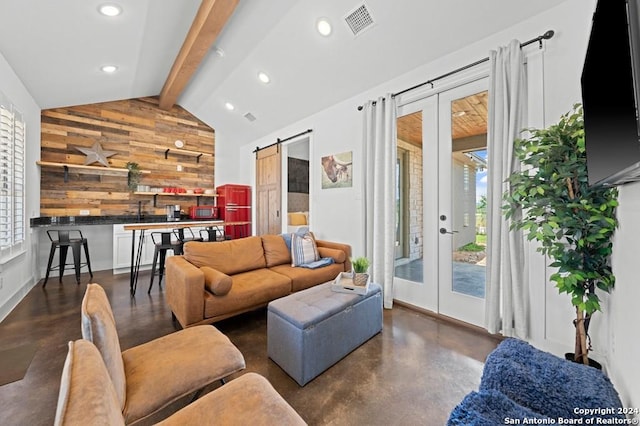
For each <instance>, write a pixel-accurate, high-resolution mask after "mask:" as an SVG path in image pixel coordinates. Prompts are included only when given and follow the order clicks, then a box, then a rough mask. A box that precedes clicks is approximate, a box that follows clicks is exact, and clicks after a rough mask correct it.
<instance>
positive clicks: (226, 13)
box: [159, 0, 240, 110]
mask: <svg viewBox="0 0 640 426" xmlns="http://www.w3.org/2000/svg"><path fill="white" fill-rule="evenodd" d="M239 1H240V0H202V3H201V4H200V8H199V9H198V13H197V14H196V16H195V18H194V19H193V23H192V24H191V28H189V32H188V33H187V36H186V38H185V39H184V43H183V44H182V47H181V48H180V52H179V53H178V56H177V57H176V60H175V61H174V63H173V66H172V67H171V71H170V72H169V76H168V77H167V80H166V81H165V83H164V86H163V87H162V91H161V92H160V102H159V106H160V108H162V109H164V110H170V109H171V107H173V105H174V104H175V103H176V101H177V100H178V97H179V96H180V94H181V93H182V91H183V90H184V88H185V87H186V85H187V83H188V82H189V80H190V79H191V77H192V76H193V74H194V73H195V72H196V70H197V69H198V66H199V65H200V62H202V60H203V59H204V57H205V56H206V54H207V52H208V51H209V49H210V48H211V46H212V45H213V43H214V42H215V40H216V38H217V37H218V35H219V34H220V32H221V31H222V29H223V28H224V26H225V24H226V23H227V21H228V20H229V18H230V17H231V15H232V14H233V11H234V10H235V8H236V6H237V5H238V2H239Z"/></svg>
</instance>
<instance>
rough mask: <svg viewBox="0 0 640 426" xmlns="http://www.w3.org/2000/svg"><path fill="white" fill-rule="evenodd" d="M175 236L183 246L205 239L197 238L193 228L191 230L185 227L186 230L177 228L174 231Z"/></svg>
mask: <svg viewBox="0 0 640 426" xmlns="http://www.w3.org/2000/svg"><path fill="white" fill-rule="evenodd" d="M173 235H175V236H176V238H177V239H178V241H179V242H180V244H181V245H184V243H188V242H189V241H202V240H203V238H202V237H201V236H200V237H196V236H195V235H194V233H193V230H191V228H189V227H188V226H185V227H184V228H176V229H174V230H173ZM180 252H182V250H180Z"/></svg>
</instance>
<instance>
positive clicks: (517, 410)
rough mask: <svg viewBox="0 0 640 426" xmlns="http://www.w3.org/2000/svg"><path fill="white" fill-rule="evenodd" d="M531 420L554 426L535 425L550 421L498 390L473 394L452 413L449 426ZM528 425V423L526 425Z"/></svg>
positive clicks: (500, 423)
mask: <svg viewBox="0 0 640 426" xmlns="http://www.w3.org/2000/svg"><path fill="white" fill-rule="evenodd" d="M509 419H514V423H508V420H509ZM524 419H529V420H531V422H530V423H529V424H553V423H548V422H547V423H543V422H542V421H541V422H540V423H534V422H535V420H532V419H541V420H549V418H548V417H547V416H545V415H543V414H538V413H535V412H533V411H531V410H529V409H528V408H526V407H523V406H521V405H519V404H516V403H515V402H513V401H512V400H510V399H509V398H507V397H506V396H504V395H503V394H502V393H501V392H498V391H496V390H486V391H480V392H471V393H470V394H468V395H467V396H466V397H465V398H464V399H463V400H462V402H461V403H460V404H458V406H457V407H456V408H454V410H453V411H452V412H451V416H450V417H449V421H448V422H447V425H448V426H470V425H473V426H496V425H504V424H521V423H515V421H522V420H524ZM525 424H526V423H525Z"/></svg>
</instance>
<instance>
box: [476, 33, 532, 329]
mask: <svg viewBox="0 0 640 426" xmlns="http://www.w3.org/2000/svg"><path fill="white" fill-rule="evenodd" d="M489 59H490V74H489V123H488V135H487V146H488V148H487V150H488V157H489V158H488V160H489V161H488V162H489V170H488V188H487V198H488V211H487V223H488V227H489V229H488V247H489V249H488V253H487V292H486V299H485V303H486V309H485V326H486V328H487V330H488V331H489V332H490V333H498V332H502V334H503V335H505V336H513V337H519V338H523V339H524V338H526V337H527V335H528V330H529V324H528V283H527V277H526V276H525V274H524V268H525V256H524V241H523V238H522V233H521V232H519V231H510V230H509V225H510V221H507V220H506V219H505V217H504V215H503V214H502V205H503V204H504V203H503V200H502V194H503V193H504V191H506V190H507V189H508V184H507V183H506V182H505V181H506V179H507V178H508V177H509V175H510V174H511V173H512V172H514V171H517V170H520V164H519V161H518V160H517V159H516V158H515V157H514V149H513V146H514V145H513V143H514V140H515V139H516V138H519V137H521V136H522V135H521V131H522V129H523V128H524V127H525V121H524V117H525V109H526V87H527V85H526V74H525V67H524V58H523V54H522V50H521V48H520V43H519V42H518V41H517V40H513V41H511V43H510V44H509V46H506V47H500V48H499V49H498V50H497V51H491V52H490V54H489Z"/></svg>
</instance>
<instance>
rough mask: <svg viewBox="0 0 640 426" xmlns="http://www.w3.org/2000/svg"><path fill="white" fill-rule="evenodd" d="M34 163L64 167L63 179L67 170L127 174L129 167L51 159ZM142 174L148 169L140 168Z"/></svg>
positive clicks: (102, 173) (67, 176)
mask: <svg viewBox="0 0 640 426" xmlns="http://www.w3.org/2000/svg"><path fill="white" fill-rule="evenodd" d="M36 164H37V165H38V166H40V167H54V168H61V169H64V181H65V182H67V181H68V180H69V170H73V171H74V172H76V173H83V174H91V175H101V176H128V175H129V169H122V168H119V167H102V166H86V165H84V164H70V163H53V162H51V161H36ZM140 173H142V174H149V173H151V172H150V171H149V170H140Z"/></svg>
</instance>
